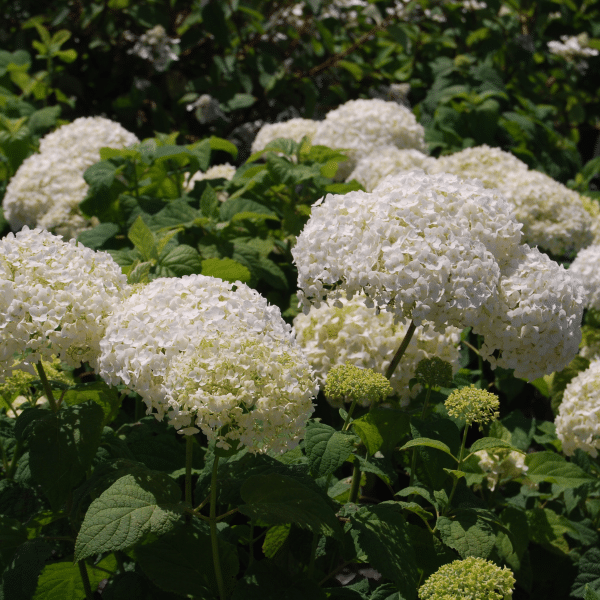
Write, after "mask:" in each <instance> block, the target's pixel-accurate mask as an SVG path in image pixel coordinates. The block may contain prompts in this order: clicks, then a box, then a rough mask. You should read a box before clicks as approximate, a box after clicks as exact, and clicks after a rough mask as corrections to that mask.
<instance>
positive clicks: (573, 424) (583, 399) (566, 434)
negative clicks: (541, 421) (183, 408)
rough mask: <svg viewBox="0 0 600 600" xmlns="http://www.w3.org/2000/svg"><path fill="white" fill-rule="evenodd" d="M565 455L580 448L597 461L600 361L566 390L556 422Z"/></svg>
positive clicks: (599, 438)
mask: <svg viewBox="0 0 600 600" xmlns="http://www.w3.org/2000/svg"><path fill="white" fill-rule="evenodd" d="M554 423H555V425H556V435H557V436H558V439H559V440H560V441H561V442H562V449H563V452H564V453H565V454H566V455H567V456H572V455H573V453H574V452H575V450H577V448H580V449H581V450H583V451H584V452H587V453H589V454H590V456H592V457H593V458H596V457H597V456H598V450H600V359H596V360H594V361H592V362H591V363H590V366H589V367H588V368H587V369H586V370H585V371H582V372H581V373H579V374H578V375H576V376H575V377H574V378H573V379H572V380H571V381H570V382H569V383H568V384H567V387H566V388H565V392H564V395H563V399H562V402H561V404H560V407H559V409H558V416H557V417H556V419H555V421H554Z"/></svg>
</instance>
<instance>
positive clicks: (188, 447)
mask: <svg viewBox="0 0 600 600" xmlns="http://www.w3.org/2000/svg"><path fill="white" fill-rule="evenodd" d="M193 458H194V438H193V437H192V436H191V435H186V436H185V503H186V504H187V505H188V506H192V459H193ZM188 521H191V519H188Z"/></svg>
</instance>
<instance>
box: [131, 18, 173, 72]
mask: <svg viewBox="0 0 600 600" xmlns="http://www.w3.org/2000/svg"><path fill="white" fill-rule="evenodd" d="M123 37H124V38H125V39H126V40H127V41H130V42H135V44H134V46H133V48H131V49H130V50H128V51H127V54H135V55H136V56H139V57H140V58H142V59H143V60H147V61H149V62H151V63H152V66H153V67H154V68H155V69H156V70H157V71H164V70H166V68H167V67H168V66H169V63H170V62H171V61H172V60H179V57H178V56H177V54H176V53H175V51H174V50H173V46H174V45H175V44H178V43H179V40H178V39H176V38H170V37H169V36H168V35H167V32H166V30H165V28H164V27H163V26H162V25H155V26H154V27H152V29H148V31H146V33H143V34H142V35H141V36H139V38H138V37H137V36H136V35H134V34H133V33H131V32H130V31H126V32H125V33H124V34H123Z"/></svg>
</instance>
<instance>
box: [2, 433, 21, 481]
mask: <svg viewBox="0 0 600 600" xmlns="http://www.w3.org/2000/svg"><path fill="white" fill-rule="evenodd" d="M22 448H23V441H22V440H17V443H16V445H15V451H14V453H13V457H12V461H11V463H10V466H9V467H8V469H7V470H6V479H12V478H13V477H14V476H15V471H16V470H17V461H18V460H19V456H21V449H22Z"/></svg>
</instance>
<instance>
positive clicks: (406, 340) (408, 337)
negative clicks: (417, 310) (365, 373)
mask: <svg viewBox="0 0 600 600" xmlns="http://www.w3.org/2000/svg"><path fill="white" fill-rule="evenodd" d="M416 328H417V326H416V325H415V322H414V321H411V322H410V325H409V326H408V330H407V332H406V334H405V336H404V339H403V340H402V343H401V344H400V347H399V348H398V350H397V351H396V354H394V358H392V362H391V363H390V366H389V367H388V368H387V371H386V372H385V376H386V377H387V379H388V380H389V379H391V378H392V375H393V374H394V371H395V370H396V367H397V366H398V363H399V362H400V359H401V358H402V355H403V354H404V352H405V351H406V349H407V348H408V344H410V340H411V339H412V336H413V333H414V332H415V329H416Z"/></svg>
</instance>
